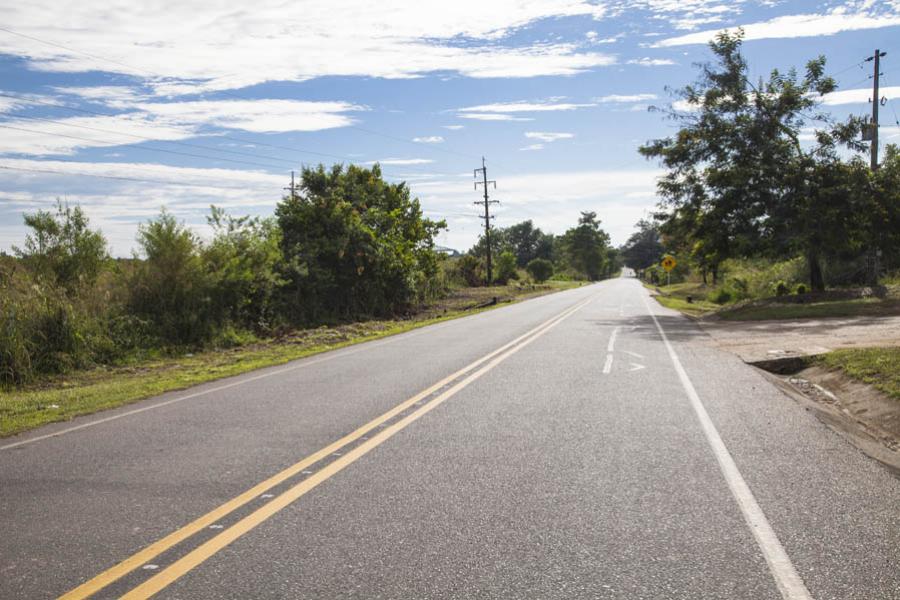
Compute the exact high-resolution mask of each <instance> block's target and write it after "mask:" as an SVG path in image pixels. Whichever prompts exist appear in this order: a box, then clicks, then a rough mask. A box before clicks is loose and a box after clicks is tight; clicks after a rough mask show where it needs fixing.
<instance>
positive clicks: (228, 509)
mask: <svg viewBox="0 0 900 600" xmlns="http://www.w3.org/2000/svg"><path fill="white" fill-rule="evenodd" d="M589 301H590V299H588V300H585V301H583V302H581V303H579V304H577V305H575V306H574V307H570V308H568V309H566V310H564V311H563V312H562V313H560V314H558V315H556V316H554V317H552V318H550V319H548V320H547V321H544V322H543V323H541V324H540V325H538V326H537V327H535V328H533V329H531V330H529V331H527V332H526V333H524V334H522V335H520V336H519V337H517V338H516V339H514V340H512V341H511V342H508V343H506V344H504V345H503V346H501V347H500V348H497V349H496V350H494V351H492V352H490V353H488V354H486V355H484V356H482V357H481V358H479V359H478V360H476V361H474V362H472V363H469V364H468V365H466V366H465V367H463V368H462V369H460V370H458V371H456V372H455V373H452V374H451V375H448V376H447V377H445V378H444V379H441V380H440V381H438V382H437V383H435V384H434V385H432V386H431V387H429V388H427V389H425V390H423V391H421V392H419V393H418V394H416V395H415V396H413V397H412V398H409V399H408V400H406V401H404V402H401V403H400V404H398V405H397V406H395V407H394V408H392V409H390V410H389V411H387V412H385V413H384V414H382V415H381V416H379V417H376V418H375V419H373V420H371V421H369V422H368V423H366V424H365V425H363V426H361V427H359V428H358V429H356V430H355V431H353V432H352V433H349V434H347V435H345V436H344V437H342V438H341V439H339V440H337V441H335V442H333V443H331V444H329V445H328V446H326V447H324V448H322V449H321V450H318V451H316V452H314V453H313V454H310V455H309V456H307V457H306V458H304V459H302V460H301V461H300V462H298V463H296V464H294V465H291V466H290V467H288V468H286V469H284V470H283V471H281V472H279V473H277V474H275V475H273V476H272V477H270V478H268V479H266V480H265V481H263V482H261V483H258V484H257V485H255V486H253V487H252V488H250V489H249V490H247V491H246V492H243V493H242V494H240V495H238V496H236V497H234V498H232V499H231V500H229V501H227V502H225V503H224V504H222V505H221V506H219V507H217V508H215V509H213V510H212V511H210V512H208V513H206V514H205V515H203V516H201V517H199V518H197V519H195V520H194V521H192V522H191V523H189V524H187V525H185V526H184V527H182V528H180V529H178V530H176V531H173V532H172V533H170V534H169V535H167V536H166V537H164V538H162V539H160V540H158V541H156V542H154V543H152V544H150V545H149V546H147V547H145V548H143V549H142V550H140V551H138V552H136V553H135V554H133V555H131V556H129V557H128V558H126V559H125V560H123V561H122V562H120V563H118V564H116V565H114V566H113V567H110V568H109V569H107V570H106V571H103V572H102V573H100V574H99V575H97V576H95V577H93V578H92V579H90V580H88V581H86V582H85V583H83V584H81V585H80V586H78V587H76V588H75V589H73V590H72V591H70V592H68V593H66V594H64V595H62V596H60V598H61V600H82V599H84V598H89V597H90V596H92V595H93V594H96V593H97V592H98V591H100V590H102V589H103V588H105V587H106V586H108V585H110V584H111V583H113V582H115V581H117V580H118V579H121V578H122V577H124V576H125V575H127V574H128V573H131V572H132V571H134V570H135V569H137V568H139V567H140V566H141V565H143V564H145V563H147V562H149V561H150V560H151V559H153V558H155V557H157V556H159V555H160V554H162V553H163V552H166V551H167V550H169V549H170V548H172V547H173V546H175V545H176V544H178V543H180V542H182V541H184V540H186V539H188V538H190V537H191V536H193V535H195V534H196V533H198V532H200V531H202V530H204V529H206V528H207V527H209V526H210V525H212V524H214V523H216V522H217V521H219V520H220V519H222V518H223V517H225V516H227V515H228V514H230V513H232V512H234V511H235V510H237V509H239V508H241V507H242V506H244V505H246V504H247V503H249V502H251V501H253V500H255V499H257V498H258V497H259V496H260V495H261V494H263V493H265V492H266V491H268V490H270V489H272V488H273V487H275V486H277V485H279V484H280V483H282V482H284V481H286V480H288V479H290V478H291V477H293V476H295V475H297V474H298V473H300V472H301V471H303V470H304V469H306V468H307V467H309V466H311V465H313V464H315V463H317V462H318V461H320V460H322V459H323V458H326V457H328V456H330V455H331V454H332V453H334V452H336V451H338V450H340V449H341V448H342V447H344V446H346V445H347V444H350V443H352V442H354V441H356V440H358V439H359V438H361V437H363V436H364V435H365V434H366V433H368V432H370V431H371V430H372V429H374V428H376V427H378V426H379V425H381V424H382V423H384V422H386V421H389V420H391V419H392V418H394V417H395V416H397V415H398V414H400V413H401V412H403V411H404V410H406V409H408V408H409V407H410V406H412V405H414V404H415V403H416V402H419V401H421V400H423V399H425V398H427V397H428V396H430V395H431V394H433V393H435V392H437V391H438V390H440V389H441V388H442V387H444V386H445V385H447V384H449V383H451V382H452V381H454V380H456V379H459V378H460V377H462V376H463V375H464V374H466V373H468V372H469V371H472V370H473V369H475V368H477V367H478V366H479V365H482V364H484V363H485V362H486V361H488V360H490V359H492V358H493V357H495V356H497V355H498V354H500V353H502V352H504V351H505V350H507V349H509V348H511V347H513V346H515V345H516V344H518V343H519V342H521V341H522V340H524V339H526V338H528V337H529V336H531V335H536V334H539V333H540V332H541V330H542V329H543V328H545V327H548V326H552V325H553V324H554V323H555V321H556V320H557V319H563V318H565V317H567V316H569V315H570V314H571V313H572V312H574V311H576V310H578V309H580V308H581V307H582V306H583V305H584V304H586V303H587V302H589ZM312 477H315V476H312ZM312 477H310V479H311V478H312ZM306 481H309V479H307V480H306ZM223 534H224V532H223ZM220 535H222V534H220ZM161 574H162V573H160V575H161Z"/></svg>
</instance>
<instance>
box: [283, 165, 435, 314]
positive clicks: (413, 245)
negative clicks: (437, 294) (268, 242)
mask: <svg viewBox="0 0 900 600" xmlns="http://www.w3.org/2000/svg"><path fill="white" fill-rule="evenodd" d="M300 189H301V191H300V194H299V195H295V196H293V197H287V198H285V199H284V200H282V202H281V203H280V204H279V205H278V207H277V208H276V210H275V214H276V217H277V219H278V224H279V227H280V228H281V232H282V240H281V248H282V252H283V254H284V259H285V263H286V267H285V276H286V278H287V280H288V282H289V283H288V285H287V286H286V288H285V290H286V291H287V292H288V295H287V296H286V297H285V300H286V302H287V305H286V306H287V310H288V311H289V312H290V313H292V316H293V317H294V319H296V320H301V321H306V322H310V321H316V320H320V319H322V318H328V317H337V318H349V317H353V316H360V315H367V314H368V315H382V316H383V315H390V314H393V313H395V312H398V311H401V310H405V309H406V308H408V307H409V306H410V305H412V304H414V303H416V302H419V301H422V300H423V299H425V297H426V296H427V295H428V294H429V293H431V292H432V291H430V290H429V287H428V286H429V283H430V282H431V281H432V280H433V279H434V278H435V276H436V274H437V270H438V268H437V256H436V254H435V253H434V251H433V246H434V237H435V236H436V235H437V233H438V232H439V231H440V230H441V229H443V228H444V227H446V225H445V224H444V222H443V221H432V220H430V219H426V218H424V217H423V216H422V209H421V207H420V206H419V202H418V200H416V199H412V198H410V193H409V188H408V187H407V186H406V184H405V183H399V184H392V183H388V182H386V181H384V179H383V178H382V176H381V169H380V167H378V165H375V166H374V167H372V168H371V169H364V168H361V167H357V166H353V165H351V166H350V167H348V168H346V169H345V168H344V167H343V166H340V165H336V166H334V167H333V168H331V169H330V170H326V169H325V168H324V167H323V166H321V165H320V166H319V167H318V168H315V169H312V168H305V169H304V170H303V173H302V178H301V186H300Z"/></svg>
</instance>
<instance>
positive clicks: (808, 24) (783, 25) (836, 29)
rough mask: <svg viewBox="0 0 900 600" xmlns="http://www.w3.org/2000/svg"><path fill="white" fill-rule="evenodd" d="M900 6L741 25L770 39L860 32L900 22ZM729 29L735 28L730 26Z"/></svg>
mask: <svg viewBox="0 0 900 600" xmlns="http://www.w3.org/2000/svg"><path fill="white" fill-rule="evenodd" d="M898 11H900V7H895V8H894V11H892V12H882V13H874V12H866V11H860V12H849V11H848V10H847V9H845V8H842V7H839V8H836V9H834V10H832V11H829V12H827V13H821V14H801V15H784V16H781V17H776V18H774V19H770V20H768V21H762V22H758V23H748V24H745V25H741V27H742V28H743V29H744V39H746V40H762V39H771V38H799V37H814V36H820V35H834V34H836V33H840V32H842V31H858V30H862V29H879V28H882V27H891V26H894V25H900V13H898ZM730 31H734V29H731V30H730ZM718 32H719V30H707V31H700V32H697V33H689V34H687V35H682V36H678V37H671V38H667V39H665V40H661V41H659V42H657V43H656V44H654V45H655V46H656V47H670V46H684V45H688V44H706V43H708V42H709V41H710V40H712V39H713V38H714V37H715V35H716V34H717V33H718Z"/></svg>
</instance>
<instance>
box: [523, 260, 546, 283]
mask: <svg viewBox="0 0 900 600" xmlns="http://www.w3.org/2000/svg"><path fill="white" fill-rule="evenodd" d="M525 270H526V271H528V274H529V275H531V277H532V278H533V279H534V280H535V281H536V282H537V283H543V282H545V281H547V280H548V279H550V277H551V276H552V275H553V263H552V262H550V261H549V260H547V259H545V258H535V259H534V260H532V261H531V262H529V263H528V265H527V266H526V267H525Z"/></svg>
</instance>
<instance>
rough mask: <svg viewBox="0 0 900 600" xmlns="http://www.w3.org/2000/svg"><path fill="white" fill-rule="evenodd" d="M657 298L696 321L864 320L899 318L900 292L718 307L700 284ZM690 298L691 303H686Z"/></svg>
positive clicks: (668, 288) (668, 289)
mask: <svg viewBox="0 0 900 600" xmlns="http://www.w3.org/2000/svg"><path fill="white" fill-rule="evenodd" d="M644 285H645V286H646V287H648V288H650V289H658V290H659V291H660V292H661V294H660V295H657V296H655V298H656V300H657V301H658V302H659V303H660V304H662V305H663V306H665V307H667V308H672V309H674V310H678V311H681V312H683V313H685V314H688V315H691V316H695V317H699V316H705V315H712V314H715V316H717V317H719V318H721V319H725V320H729V321H763V320H778V319H821V318H827V317H865V316H873V317H880V316H887V315H900V290H898V289H896V288H891V289H890V292H889V294H888V295H887V297H885V298H858V299H854V300H830V301H822V302H808V303H803V304H797V303H789V302H779V301H778V299H777V298H768V299H762V300H757V301H753V302H742V303H736V304H725V305H719V304H716V303H714V302H710V301H709V300H707V299H706V298H707V296H708V295H709V293H710V292H712V291H714V290H715V288H714V287H711V286H705V285H703V284H702V283H693V282H687V283H673V284H672V285H664V286H653V285H649V284H646V283H645V284H644ZM687 296H693V302H691V303H688V302H687Z"/></svg>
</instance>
